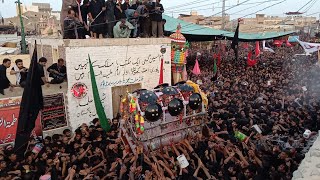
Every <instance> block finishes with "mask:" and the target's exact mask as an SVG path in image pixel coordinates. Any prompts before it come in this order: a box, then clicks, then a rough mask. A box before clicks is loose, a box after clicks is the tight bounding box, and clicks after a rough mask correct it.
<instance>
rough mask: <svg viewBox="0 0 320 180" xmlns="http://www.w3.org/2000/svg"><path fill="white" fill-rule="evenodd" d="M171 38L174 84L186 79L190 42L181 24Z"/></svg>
mask: <svg viewBox="0 0 320 180" xmlns="http://www.w3.org/2000/svg"><path fill="white" fill-rule="evenodd" d="M170 39H171V69H172V80H173V84H176V83H177V82H180V81H186V80H187V79H186V77H185V75H184V73H186V69H185V68H186V64H187V62H186V57H187V56H188V50H189V43H188V42H187V41H186V38H185V37H184V36H183V35H182V34H181V26H180V25H178V27H177V31H176V32H175V33H173V34H171V35H170Z"/></svg>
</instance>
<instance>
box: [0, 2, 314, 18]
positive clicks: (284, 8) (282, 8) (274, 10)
mask: <svg viewBox="0 0 320 180" xmlns="http://www.w3.org/2000/svg"><path fill="white" fill-rule="evenodd" d="M15 1H16V0H0V16H3V17H5V18H6V17H12V16H15V14H16V8H15V3H14V2H15ZM62 1H63V0H21V2H22V3H23V4H27V5H31V3H32V2H47V3H50V4H51V7H52V8H53V10H60V9H61V4H62ZM282 1H284V2H282ZM2 2H4V3H2ZM280 2H282V3H280ZM307 2H309V0H226V13H227V14H230V16H231V19H235V18H242V17H253V16H254V14H256V13H260V14H267V15H270V16H284V13H286V12H288V11H298V10H299V9H300V8H301V7H303V6H304V5H305V4H306V3H307ZM313 2H314V4H313ZM161 3H162V4H163V6H164V9H165V14H167V15H170V16H173V17H177V16H178V15H179V14H190V11H191V10H195V11H197V12H198V14H201V15H205V16H211V15H216V16H218V15H221V10H222V8H221V7H222V0H183V1H180V0H162V1H161ZM277 3H280V4H277ZM237 4H239V5H238V6H237ZM273 4H275V5H274V6H273V7H269V6H272V5H273ZM309 6H310V9H309ZM268 7H269V8H268ZM319 7H320V1H318V0H310V3H309V4H307V5H306V6H305V7H304V8H302V9H301V11H303V12H304V11H306V10H307V9H309V10H308V11H307V12H306V13H305V14H306V15H310V16H315V17H317V18H319V13H320V9H319ZM229 8H230V9H229ZM264 8H266V9H265V10H263V9H264Z"/></svg>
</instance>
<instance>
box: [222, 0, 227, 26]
mask: <svg viewBox="0 0 320 180" xmlns="http://www.w3.org/2000/svg"><path fill="white" fill-rule="evenodd" d="M221 16H222V17H221V18H222V19H221V20H222V24H221V30H224V29H225V27H226V0H222V15H221Z"/></svg>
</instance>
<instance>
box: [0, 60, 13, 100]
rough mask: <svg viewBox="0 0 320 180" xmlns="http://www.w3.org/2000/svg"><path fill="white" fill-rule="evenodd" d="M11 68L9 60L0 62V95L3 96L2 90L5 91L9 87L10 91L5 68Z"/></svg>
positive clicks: (11, 86)
mask: <svg viewBox="0 0 320 180" xmlns="http://www.w3.org/2000/svg"><path fill="white" fill-rule="evenodd" d="M10 66H11V60H10V59H4V60H3V61H2V65H0V94H3V95H4V89H7V88H9V87H10V90H12V88H13V85H12V84H11V82H10V81H9V79H8V77H7V68H9V67H10Z"/></svg>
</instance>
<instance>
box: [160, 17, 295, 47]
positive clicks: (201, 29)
mask: <svg viewBox="0 0 320 180" xmlns="http://www.w3.org/2000/svg"><path fill="white" fill-rule="evenodd" d="M163 18H164V19H165V20H166V24H165V27H164V29H165V31H166V34H167V35H170V34H171V33H174V32H175V31H176V29H177V26H178V25H179V24H180V25H181V28H182V29H181V33H182V34H183V35H184V36H185V37H186V39H187V40H188V41H211V40H214V38H215V37H218V38H219V37H220V38H221V37H226V38H227V39H229V40H230V39H233V37H234V32H230V31H222V30H218V29H213V28H209V27H205V26H201V25H198V24H193V23H189V22H186V21H183V20H180V19H176V18H173V17H170V16H167V15H163ZM240 26H241V25H240ZM292 33H293V32H265V33H239V41H246V42H249V41H262V40H268V39H274V38H278V37H282V36H286V35H289V34H292Z"/></svg>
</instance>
